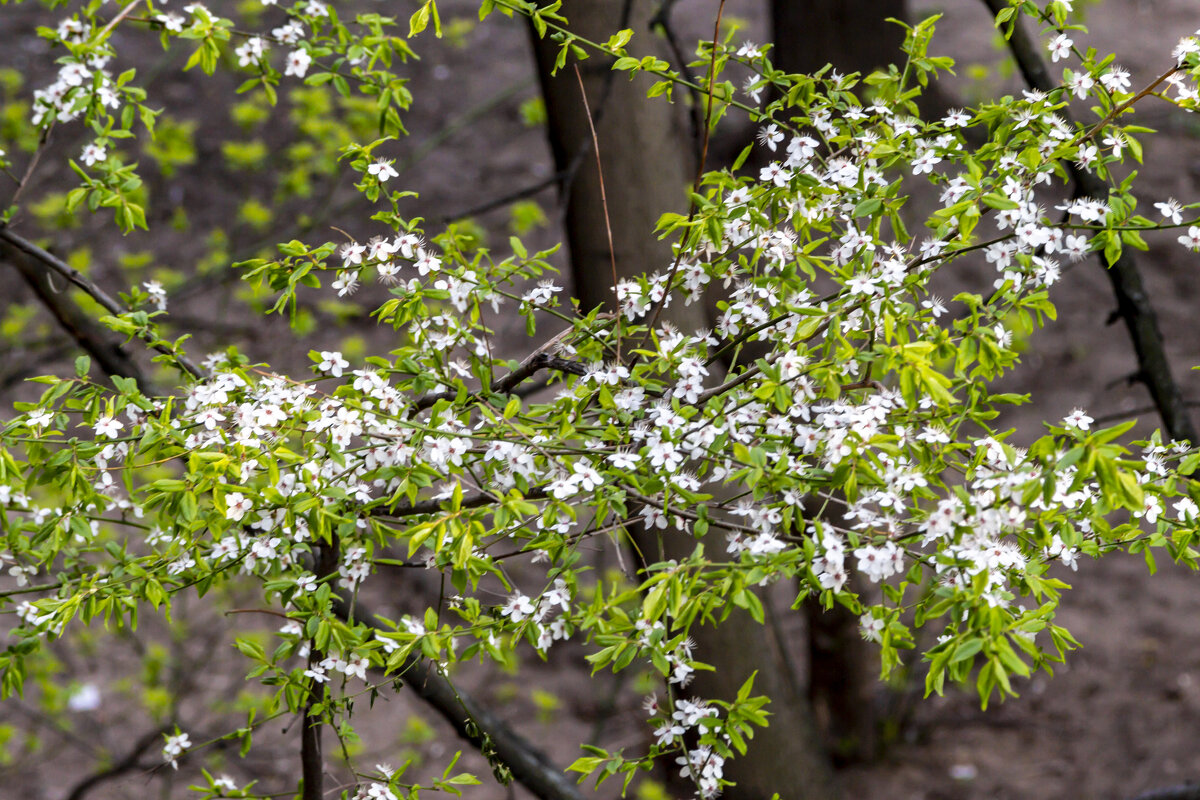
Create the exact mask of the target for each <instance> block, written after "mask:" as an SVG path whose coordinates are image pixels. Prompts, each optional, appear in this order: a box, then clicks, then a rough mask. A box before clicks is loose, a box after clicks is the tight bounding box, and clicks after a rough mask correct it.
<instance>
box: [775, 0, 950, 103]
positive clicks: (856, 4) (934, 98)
mask: <svg viewBox="0 0 1200 800" xmlns="http://www.w3.org/2000/svg"><path fill="white" fill-rule="evenodd" d="M888 19H898V20H901V21H903V22H906V23H909V24H911V23H912V20H911V19H910V17H909V13H908V0H771V22H772V26H773V30H774V35H775V36H774V38H775V49H774V51H773V52H772V53H771V60H772V61H773V62H774V64H775V66H776V67H778V68H780V69H782V70H784V71H785V72H791V73H798V72H802V73H808V72H816V71H817V70H819V69H820V68H821V67H823V66H825V65H826V64H832V65H833V68H834V69H836V70H837V71H838V72H840V73H842V74H843V75H846V74H849V73H851V72H860V73H862V74H863V75H864V76H866V75H870V74H871V73H872V72H874V71H875V70H876V69H879V68H881V67H886V66H887V65H888V64H903V63H904V59H905V55H904V52H903V51H902V49H901V48H902V46H903V44H904V28H902V27H900V26H899V25H897V24H896V23H894V22H888ZM954 104H955V102H954V99H953V98H952V97H951V96H949V95H947V94H945V92H943V91H942V89H941V88H940V87H939V85H938V84H937V83H931V84H930V85H929V86H927V87H925V90H924V91H923V92H922V93H921V96H920V97H919V98H917V108H918V109H919V110H920V112H921V115H922V116H923V117H936V116H941V115H942V114H944V113H945V112H946V109H947V108H949V107H950V106H952V105H954Z"/></svg>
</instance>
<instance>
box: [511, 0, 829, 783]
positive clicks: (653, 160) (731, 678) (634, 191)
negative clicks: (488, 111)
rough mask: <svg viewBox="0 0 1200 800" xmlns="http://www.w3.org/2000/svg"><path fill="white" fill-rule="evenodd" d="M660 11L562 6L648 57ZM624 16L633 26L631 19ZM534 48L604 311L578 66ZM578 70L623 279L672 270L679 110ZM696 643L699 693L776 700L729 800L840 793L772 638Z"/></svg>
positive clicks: (671, 552) (569, 217) (692, 320)
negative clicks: (620, 34)
mask: <svg viewBox="0 0 1200 800" xmlns="http://www.w3.org/2000/svg"><path fill="white" fill-rule="evenodd" d="M652 11H653V9H652V7H651V4H649V3H647V2H630V3H628V4H625V3H619V2H614V0H575V1H574V2H568V3H566V4H565V5H564V7H563V13H564V14H565V15H566V17H567V18H568V19H569V20H570V28H571V30H572V31H574V32H575V33H577V34H578V35H580V36H584V37H587V38H589V39H593V40H596V39H599V40H600V41H604V40H606V39H607V38H608V37H609V36H610V35H612V34H613V33H614V32H616V31H617V30H619V29H621V28H632V29H633V30H634V31H635V38H634V41H635V42H641V46H640V47H639V48H638V52H639V53H644V52H647V50H648V48H649V47H650V46H651V45H652V44H653V42H654V41H655V38H654V36H653V35H652V34H650V33H649V31H648V22H649V19H650V16H651V13H652ZM626 13H628V15H629V18H628V19H622V16H623V14H626ZM534 50H535V53H536V56H537V61H538V72H539V77H540V79H541V83H542V90H543V94H544V97H545V102H546V111H547V117H548V119H549V137H550V142H551V147H552V150H553V152H554V157H555V161H556V164H557V166H558V169H559V171H560V172H563V171H565V170H569V169H570V168H571V167H572V165H573V164H574V163H576V162H577V165H576V169H575V172H574V177H573V179H572V180H570V181H569V183H568V185H567V191H566V196H565V197H564V200H565V202H566V204H567V207H566V217H565V219H566V234H567V240H568V245H569V247H570V253H571V267H572V274H573V275H574V278H575V296H576V297H577V298H578V299H579V301H580V304H581V306H582V307H583V308H584V309H585V310H590V309H592V308H595V307H596V306H598V305H605V306H609V307H612V306H613V305H614V303H613V301H614V292H613V267H612V262H611V261H610V248H609V243H608V236H607V233H606V231H605V215H604V209H603V206H602V204H601V194H600V183H599V175H598V173H597V170H596V161H595V154H594V152H593V151H592V150H591V133H590V130H589V127H588V120H587V116H586V113H585V110H584V105H583V101H582V98H581V97H580V88H579V83H578V81H577V80H576V77H575V73H574V69H573V68H572V66H571V65H570V64H568V66H567V67H566V68H565V69H563V70H561V71H560V73H559V74H558V75H557V76H555V77H551V75H550V69H551V68H552V67H553V64H554V59H555V57H556V55H557V51H558V48H557V46H556V45H555V44H554V43H553V42H548V41H543V40H537V39H536V37H535V41H534ZM660 55H662V54H660ZM664 57H665V56H664ZM579 68H580V71H581V74H582V76H583V83H584V85H585V87H586V91H587V97H588V102H589V104H590V107H591V109H592V113H593V115H594V116H596V117H598V119H597V120H596V134H597V137H598V138H599V142H600V157H601V161H602V164H603V170H604V188H605V191H606V194H607V198H608V216H609V221H610V223H611V227H612V249H611V253H612V254H613V255H615V260H616V272H617V276H618V277H619V278H622V277H628V276H632V275H637V274H642V273H645V272H653V271H655V270H666V269H668V268H669V267H670V265H671V262H672V251H671V245H670V242H668V241H659V240H658V238H657V237H656V236H655V235H654V224H655V222H656V221H657V220H658V217H659V216H660V215H661V214H662V213H663V212H666V211H683V210H685V205H686V189H687V187H688V186H689V184H690V183H691V180H692V178H693V176H694V169H695V165H694V164H693V163H692V157H691V155H690V149H689V146H688V139H687V135H686V132H685V128H684V125H683V122H682V120H681V119H680V116H681V115H680V113H679V108H678V107H677V106H673V105H671V104H669V103H667V102H666V101H665V99H663V98H656V99H650V100H648V99H647V98H646V88H647V86H648V84H647V83H645V82H643V81H641V80H640V79H639V80H635V81H633V82H632V83H631V82H630V81H629V80H628V78H627V77H626V76H625V75H623V74H618V75H615V76H614V75H613V74H612V73H611V71H610V70H609V64H608V63H606V62H604V61H603V60H601V59H599V58H596V57H592V58H589V59H587V60H586V61H584V62H582V63H581V64H580V65H579ZM581 152H582V153H583V157H582V159H581V158H580V153H581ZM664 319H669V321H671V322H672V323H674V324H675V325H678V326H679V327H681V328H682V329H684V330H687V331H694V330H698V329H700V328H705V327H707V326H708V320H707V316H706V314H705V310H704V306H703V305H702V304H696V305H692V306H684V305H683V304H682V303H674V304H672V305H671V307H669V308H668V309H666V311H665V312H664ZM635 536H638V537H639V542H638V544H639V547H640V548H642V552H651V553H655V554H657V553H658V552H659V544H658V541H657V539H656V538H655V537H653V536H648V535H647V534H645V533H641V534H635ZM706 545H707V547H708V549H709V550H711V551H719V550H720V549H722V544H721V543H718V542H717V541H716V540H715V536H714V539H713V541H710V542H708V543H706ZM694 547H695V540H693V539H691V537H687V536H684V535H682V534H674V535H667V536H664V548H665V555H666V557H667V558H680V557H686V556H687V555H688V554H690V552H691V550H692V549H693V548H694ZM693 636H694V638H695V639H696V642H697V650H696V654H697V658H699V659H700V660H701V661H704V662H706V663H709V664H712V665H713V666H714V667H716V672H715V673H712V672H702V673H700V674H699V675H697V677H696V680H695V682H694V684H693V685H692V686H691V687H689V689H688V691H689V692H690V693H694V694H695V695H697V696H699V697H705V698H720V699H726V700H730V699H733V698H734V697H735V696H736V693H737V689H738V688H739V687H740V686H741V684H742V682H743V681H745V680H746V678H748V677H749V676H750V675H751V674H752V673H754V672H757V673H758V674H757V677H756V679H755V693H756V694H764V695H767V696H769V697H771V698H772V700H773V703H772V704H771V706H770V709H769V710H770V711H771V712H772V714H773V716H772V717H771V723H770V726H769V727H768V728H766V729H762V730H760V731H759V732H758V733H757V735H756V736H755V738H754V741H753V742H752V743H751V747H750V750H749V752H748V753H747V754H746V755H745V756H742V757H738V758H735V759H733V760H731V761H730V762H729V763H728V764H727V765H726V777H727V778H728V779H729V780H733V781H736V782H737V786H736V787H734V788H731V789H730V790H729V791H728V792H726V794H725V795H724V797H726V798H728V800H769V799H770V798H771V797H772V795H773V794H775V793H776V792H778V793H779V794H780V796H782V797H786V798H789V799H790V800H808V799H809V798H813V799H814V800H816V799H817V798H820V800H826V799H827V798H832V797H836V796H837V791H836V788H835V785H834V782H833V777H832V772H831V769H830V766H829V763H828V760H827V759H826V757H825V755H824V753H823V752H822V749H821V746H820V743H819V740H818V737H817V734H816V731H815V728H814V726H813V724H812V715H811V712H810V709H809V707H808V705H807V701H806V699H805V698H804V697H801V696H798V695H799V693H798V692H796V691H794V690H793V685H794V676H791V675H789V674H788V673H787V672H786V671H785V670H784V669H782V667H781V665H780V663H779V660H778V659H777V658H776V657H775V656H774V654H773V648H772V646H771V642H770V640H769V638H768V635H767V632H766V630H765V629H764V628H763V627H762V626H760V625H757V624H755V623H754V622H753V621H751V620H750V619H749V618H748V616H747V615H745V614H744V613H743V612H740V611H739V612H737V613H736V614H735V615H733V616H731V617H730V619H729V620H727V621H726V622H725V624H723V625H721V626H720V627H719V628H713V627H704V628H697V629H694V630H693Z"/></svg>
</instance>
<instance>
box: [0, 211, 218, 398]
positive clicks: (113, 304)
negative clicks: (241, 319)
mask: <svg viewBox="0 0 1200 800" xmlns="http://www.w3.org/2000/svg"><path fill="white" fill-rule="evenodd" d="M0 244H3V245H7V247H0V251H10V252H11V250H14V249H15V250H18V251H20V252H21V253H24V254H25V255H27V256H29V257H31V258H34V259H36V260H37V261H39V262H41V263H42V264H43V265H45V266H46V267H48V268H49V269H50V270H52V271H53V272H56V273H58V275H59V276H60V277H62V278H65V279H66V280H67V281H69V282H71V283H73V284H74V285H75V286H77V287H79V288H80V289H82V290H83V291H85V292H87V293H88V295H90V296H91V298H92V299H93V300H95V301H96V302H97V303H99V304H100V305H101V306H103V307H104V309H105V310H106V311H108V312H109V313H110V314H113V315H114V316H120V315H121V314H124V313H126V312H127V311H128V310H129V309H127V308H125V307H123V306H122V305H121V304H120V303H118V302H117V301H116V300H115V299H113V297H112V295H110V294H109V293H108V292H106V291H104V290H103V289H101V288H100V287H99V286H97V285H96V284H95V283H93V282H92V281H90V280H88V279H87V277H86V276H84V274H83V273H82V272H80V271H79V270H77V269H75V268H74V267H72V266H71V265H69V264H67V263H66V262H64V261H62V260H61V259H59V258H57V257H55V256H53V255H51V254H50V253H47V252H46V251H45V250H43V249H42V248H40V247H38V246H37V245H36V244H34V243H33V242H31V241H29V240H28V239H25V238H24V237H22V236H19V235H17V234H15V233H13V232H12V231H11V230H9V229H8V228H7V227H0ZM142 338H143V340H144V341H147V340H148V339H149V337H142ZM147 344H149V345H150V347H152V348H153V349H154V350H157V351H158V352H160V353H163V354H164V355H168V356H170V357H171V358H172V359H173V360H174V361H175V362H176V363H178V364H179V366H180V367H181V368H182V369H183V370H184V371H185V372H187V373H189V374H191V375H192V376H193V377H196V378H202V377H204V372H203V371H202V370H201V369H200V368H199V367H198V366H196V365H195V364H193V363H192V362H191V361H190V360H189V359H188V358H187V356H184V355H181V354H177V353H175V352H173V351H172V350H171V349H170V348H168V347H166V346H165V345H162V344H150V342H149V341H147Z"/></svg>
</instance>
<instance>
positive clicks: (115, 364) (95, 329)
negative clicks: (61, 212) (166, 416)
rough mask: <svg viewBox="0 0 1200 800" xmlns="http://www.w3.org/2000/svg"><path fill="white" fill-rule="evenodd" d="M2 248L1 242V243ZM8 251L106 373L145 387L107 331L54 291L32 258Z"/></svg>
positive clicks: (42, 299) (60, 321)
mask: <svg viewBox="0 0 1200 800" xmlns="http://www.w3.org/2000/svg"><path fill="white" fill-rule="evenodd" d="M0 247H2V245H0ZM3 249H6V250H8V253H6V254H5V255H6V258H5V260H6V261H8V263H10V264H12V266H13V268H14V269H16V270H17V272H19V273H20V274H21V277H22V278H24V279H25V283H26V285H28V286H29V288H30V289H32V290H33V293H34V294H35V295H37V298H38V300H39V301H40V302H41V304H42V305H43V306H45V307H46V310H47V311H49V312H50V313H51V315H53V316H54V319H55V320H56V321H57V322H58V325H59V327H60V328H62V329H63V330H64V331H65V332H66V333H67V335H68V336H70V337H71V338H72V339H73V340H74V341H75V343H76V344H77V345H79V346H80V347H81V348H83V350H84V351H85V352H87V353H88V355H90V356H91V357H92V358H93V359H95V361H96V363H97V364H98V365H99V367H100V369H102V370H104V372H105V373H106V374H108V375H120V376H121V377H124V378H134V379H135V380H137V382H138V384H139V385H140V386H141V387H142V388H143V390H145V389H146V387H147V385H148V381H147V380H146V376H145V375H144V374H143V373H142V370H141V368H140V367H138V365H137V364H136V363H135V362H134V360H133V359H132V358H130V357H129V354H128V353H126V352H125V350H124V348H122V347H121V345H120V344H119V343H118V342H115V341H111V340H110V339H109V332H108V331H107V330H105V329H104V328H103V327H101V326H100V325H97V324H96V322H95V321H93V320H92V318H91V317H89V316H88V315H87V314H85V313H84V312H83V311H82V310H81V309H80V308H79V306H78V305H76V304H75V303H74V302H73V301H72V300H71V298H70V297H68V296H67V295H66V294H63V293H60V292H56V291H54V288H53V287H52V286H50V284H49V275H48V274H47V273H46V272H45V270H43V269H40V268H39V267H36V266H34V264H33V263H32V259H31V258H30V257H29V256H27V255H25V254H24V253H22V252H19V251H18V250H17V249H16V248H13V247H5V248H3Z"/></svg>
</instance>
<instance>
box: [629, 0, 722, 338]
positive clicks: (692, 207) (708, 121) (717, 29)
mask: <svg viewBox="0 0 1200 800" xmlns="http://www.w3.org/2000/svg"><path fill="white" fill-rule="evenodd" d="M724 11H725V0H721V4H720V5H719V6H717V21H716V22H715V23H714V24H713V39H712V52H711V53H710V54H709V55H710V58H709V61H708V107H707V108H706V109H705V111H704V140H703V142H702V144H701V146H700V163H699V165H697V167H696V178H695V180H693V181H692V197H691V198H689V203H688V216H687V223H686V224H685V225H684V226H683V227H684V228H685V229H687V228H689V227H690V226H691V223H692V220H694V219H695V218H696V211H697V210H698V209H699V206H697V205H696V199H695V195H697V194H698V193H699V192H700V182H701V181H703V180H704V167H705V165H706V162H707V161H708V140H709V134H710V133H711V131H712V113H713V86H714V84H715V82H716V79H717V47H718V46H719V42H720V39H721V15H722V14H723V13H724ZM685 238H686V237H685ZM683 250H684V247H683V242H682V241H681V242H680V243H679V249H678V251H677V252H676V253H675V262H674V263H673V264H671V269H670V271H669V272H668V273H667V279H666V281H665V282H664V284H663V285H664V286H665V287H666V290H665V291H664V292H663V296H662V299H661V300H659V301H658V303H657V305H656V306H655V309H654V315H653V316H652V317H651V318H650V324H649V325H648V326H647V335H648V334H649V332H650V331H653V330H654V326H655V325H656V324H657V323H658V318H659V316H661V315H662V312H663V309H664V308H666V307H667V298H668V297H670V293H671V283H672V281H674V280H675V273H677V272H678V271H679V264H680V262H681V261H683Z"/></svg>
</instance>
